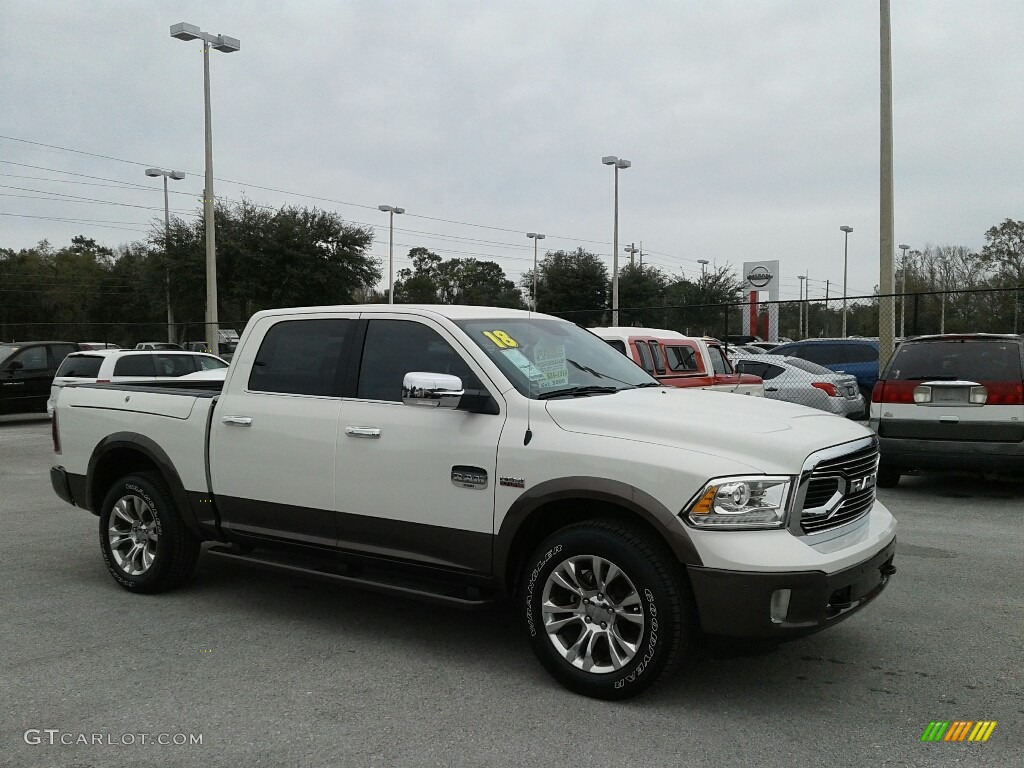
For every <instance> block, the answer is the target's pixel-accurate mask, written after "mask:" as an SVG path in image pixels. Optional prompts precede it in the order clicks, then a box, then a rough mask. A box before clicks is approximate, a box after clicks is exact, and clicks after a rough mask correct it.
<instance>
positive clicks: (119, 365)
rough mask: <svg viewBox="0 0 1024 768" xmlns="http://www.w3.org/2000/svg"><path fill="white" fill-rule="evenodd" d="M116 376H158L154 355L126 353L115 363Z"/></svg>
mask: <svg viewBox="0 0 1024 768" xmlns="http://www.w3.org/2000/svg"><path fill="white" fill-rule="evenodd" d="M114 375H115V376H156V369H155V368H154V367H153V355H125V356H124V357H122V358H121V359H120V360H118V361H117V362H116V363H115V364H114Z"/></svg>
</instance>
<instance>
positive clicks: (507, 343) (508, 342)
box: [484, 331, 519, 349]
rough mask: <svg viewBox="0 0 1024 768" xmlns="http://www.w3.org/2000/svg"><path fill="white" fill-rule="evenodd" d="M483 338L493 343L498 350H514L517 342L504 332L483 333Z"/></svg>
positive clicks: (517, 344)
mask: <svg viewBox="0 0 1024 768" xmlns="http://www.w3.org/2000/svg"><path fill="white" fill-rule="evenodd" d="M484 336H486V337H487V338H488V339H490V340H491V341H493V342H494V343H495V344H496V345H497V347H498V349H515V348H516V347H518V346H519V342H518V341H516V340H515V339H513V338H512V337H511V336H509V335H508V334H507V333H505V332H504V331H484Z"/></svg>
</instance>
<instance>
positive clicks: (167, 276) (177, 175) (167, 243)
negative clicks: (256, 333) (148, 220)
mask: <svg viewBox="0 0 1024 768" xmlns="http://www.w3.org/2000/svg"><path fill="white" fill-rule="evenodd" d="M146 175H147V176H163V177H164V289H165V291H166V293H167V341H169V342H170V343H171V344H174V343H175V342H174V310H173V309H171V268H170V266H168V265H167V253H168V252H169V251H170V249H171V210H170V205H169V203H168V202H167V179H169V178H171V179H174V180H175V181H181V180H182V179H184V178H185V174H184V173H182V172H181V171H162V170H160V169H159V168H147V169H146Z"/></svg>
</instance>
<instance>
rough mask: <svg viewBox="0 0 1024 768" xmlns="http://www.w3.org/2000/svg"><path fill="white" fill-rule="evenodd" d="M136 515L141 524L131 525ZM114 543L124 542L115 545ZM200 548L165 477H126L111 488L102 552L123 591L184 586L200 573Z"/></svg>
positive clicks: (102, 515) (104, 514) (103, 521)
mask: <svg viewBox="0 0 1024 768" xmlns="http://www.w3.org/2000/svg"><path fill="white" fill-rule="evenodd" d="M120 502H123V504H122V505H121V506H118V505H119V503H120ZM115 508H117V509H116V510H115ZM134 517H137V518H138V521H137V522H136V523H131V522H130V520H129V519H128V518H134ZM154 534H155V535H154ZM112 539H113V540H114V541H112ZM115 542H120V543H119V544H118V546H116V547H114V543H115ZM199 548H200V542H199V540H198V539H196V538H195V537H194V536H193V535H192V534H191V532H189V530H188V529H187V528H185V524H184V523H183V522H182V519H181V514H180V513H179V511H178V509H177V508H176V507H175V505H174V501H173V498H172V496H171V492H170V490H169V489H168V488H167V484H166V483H165V482H164V481H163V478H162V477H160V475H158V474H157V473H155V472H140V473H138V474H135V475H127V476H125V477H122V478H121V479H120V480H118V481H117V482H116V483H114V485H113V486H112V487H111V488H110V491H109V492H108V493H107V496H106V498H105V499H104V500H103V506H102V507H101V511H100V549H101V550H102V552H103V562H104V563H106V566H107V570H109V571H110V575H111V576H113V577H114V580H115V581H117V583H118V584H120V585H121V586H122V587H124V588H125V589H127V590H129V591H131V592H144V593H148V592H163V591H165V590H168V589H173V588H174V587H177V586H180V585H181V584H184V583H185V582H186V581H187V580H188V579H189V577H190V576H191V575H192V572H193V571H194V570H195V567H196V561H197V560H198V559H199ZM147 563H148V564H147Z"/></svg>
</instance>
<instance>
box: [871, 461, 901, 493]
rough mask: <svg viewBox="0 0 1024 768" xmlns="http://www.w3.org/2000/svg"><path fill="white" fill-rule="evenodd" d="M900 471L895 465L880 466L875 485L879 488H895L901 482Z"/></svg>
mask: <svg viewBox="0 0 1024 768" xmlns="http://www.w3.org/2000/svg"><path fill="white" fill-rule="evenodd" d="M900 474H901V473H900V471H899V470H898V469H895V468H894V467H886V466H884V465H883V466H880V467H879V468H878V477H877V478H876V479H875V485H877V486H878V487H879V488H895V487H896V486H897V485H899V482H900Z"/></svg>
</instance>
